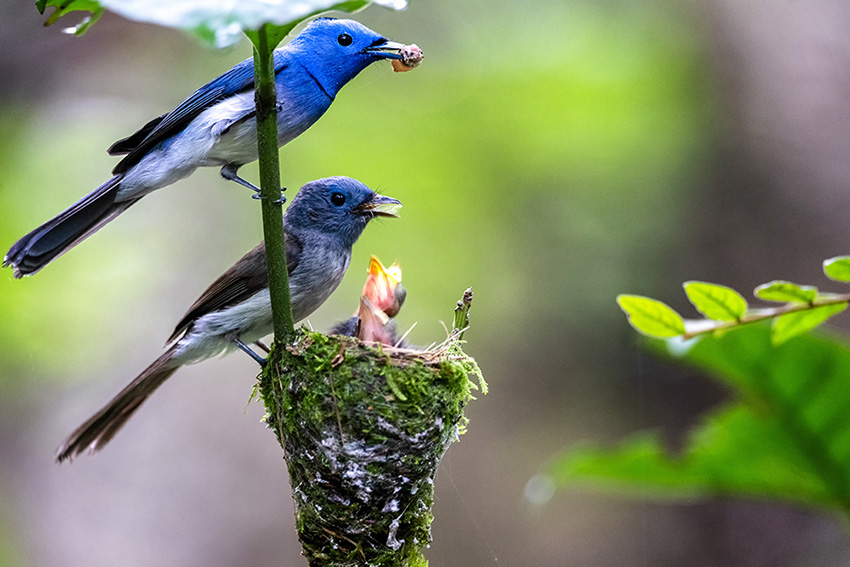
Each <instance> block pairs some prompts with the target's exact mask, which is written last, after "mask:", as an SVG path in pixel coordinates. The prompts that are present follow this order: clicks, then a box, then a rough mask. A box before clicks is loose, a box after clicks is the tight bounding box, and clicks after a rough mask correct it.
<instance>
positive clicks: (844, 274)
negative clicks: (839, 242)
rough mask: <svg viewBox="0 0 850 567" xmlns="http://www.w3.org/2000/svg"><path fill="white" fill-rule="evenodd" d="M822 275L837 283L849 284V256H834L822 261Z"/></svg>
mask: <svg viewBox="0 0 850 567" xmlns="http://www.w3.org/2000/svg"><path fill="white" fill-rule="evenodd" d="M823 273H825V274H826V276H827V277H828V278H830V279H833V280H835V281H839V282H850V256H836V257H835V258H830V259H828V260H824V261H823Z"/></svg>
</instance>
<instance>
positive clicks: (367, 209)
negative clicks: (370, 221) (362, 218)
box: [354, 193, 401, 218]
mask: <svg viewBox="0 0 850 567" xmlns="http://www.w3.org/2000/svg"><path fill="white" fill-rule="evenodd" d="M399 209H401V202H400V201H397V200H396V199H393V198H392V197H385V196H384V195H378V194H377V193H375V196H374V197H372V198H371V199H369V200H368V201H363V202H362V203H360V204H359V205H357V207H356V208H355V209H354V212H356V213H357V214H359V215H372V216H374V217H394V218H398V211H399Z"/></svg>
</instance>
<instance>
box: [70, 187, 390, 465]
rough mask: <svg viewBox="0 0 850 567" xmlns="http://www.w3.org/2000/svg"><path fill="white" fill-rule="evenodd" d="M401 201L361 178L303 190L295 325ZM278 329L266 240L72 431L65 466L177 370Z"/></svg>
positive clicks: (288, 230) (293, 267) (297, 220)
mask: <svg viewBox="0 0 850 567" xmlns="http://www.w3.org/2000/svg"><path fill="white" fill-rule="evenodd" d="M400 207H401V203H399V202H398V201H397V200H395V199H393V198H391V197H385V196H383V195H378V194H377V193H375V192H374V191H372V190H371V189H369V188H368V187H366V186H365V185H363V184H362V183H360V182H359V181H356V180H354V179H351V178H348V177H329V178H326V179H320V180H317V181H312V182H310V183H308V184H307V185H305V186H304V187H302V188H301V190H300V191H299V193H298V195H297V196H296V197H295V198H294V199H293V200H292V204H291V205H289V207H288V208H287V210H286V214H285V215H284V218H283V223H284V228H285V244H286V257H287V264H288V267H289V290H290V294H291V296H292V315H293V317H294V319H295V321H300V320H302V319H304V318H305V317H307V316H309V315H310V314H311V313H312V312H313V311H315V310H316V309H318V308H319V306H320V305H321V304H322V303H324V302H325V300H326V299H327V298H328V296H330V294H331V293H332V292H333V291H334V290H335V289H336V288H337V286H338V285H339V283H340V281H342V277H343V275H345V271H346V270H347V269H348V265H349V262H350V261H351V247H352V246H353V245H354V243H355V242H356V241H357V239H358V238H359V237H360V234H361V233H362V232H363V229H365V228H366V225H367V224H368V223H369V221H370V220H371V219H373V218H375V217H378V216H385V217H395V216H397V211H398V209H399V208H400ZM271 332H272V313H271V303H270V301H269V288H268V272H267V269H266V248H265V243H263V242H261V243H260V244H259V245H258V246H257V247H255V248H254V249H253V250H251V251H250V252H248V253H247V254H245V256H243V257H242V258H241V259H240V260H239V261H238V262H236V264H234V265H233V266H232V267H231V268H230V269H228V270H227V271H226V272H224V274H222V275H221V277H219V278H218V279H217V280H216V281H215V282H213V284H212V285H211V286H210V287H209V288H207V290H206V291H205V292H204V293H203V294H201V297H200V298H198V300H197V301H195V303H194V304H193V305H192V306H191V307H190V308H189V310H188V311H187V312H186V314H185V315H184V316H183V318H182V319H181V320H180V322H179V323H177V327H176V328H175V329H174V333H172V335H171V337H170V338H169V339H168V342H167V343H168V344H170V346H169V347H168V349H167V350H166V351H165V353H164V354H163V355H162V356H160V357H159V358H158V359H157V360H156V361H154V362H153V364H151V365H150V366H149V367H148V368H147V369H146V370H144V371H143V372H142V373H141V374H139V376H138V377H137V378H136V379H135V380H133V381H132V382H131V383H130V384H129V385H128V386H127V387H126V388H124V389H123V390H121V392H120V393H119V394H118V395H117V396H115V397H114V398H113V399H112V400H111V401H110V402H109V403H107V404H106V405H105V406H104V407H103V409H101V410H100V411H99V412H97V413H96V414H95V415H94V416H92V417H91V418H90V419H89V420H88V421H86V422H85V423H84V424H82V425H81V426H80V427H79V428H77V430H76V431H74V432H73V433H72V434H71V435H70V436H69V437H68V438H67V439H66V440H65V442H64V443H63V444H62V446H61V447H59V449H58V451H57V454H56V458H57V460H59V461H64V460H66V459H73V458H74V457H76V456H77V455H79V454H80V453H82V452H83V451H86V450H88V451H90V452H94V451H97V450H98V449H100V448H101V447H103V446H104V445H105V444H106V443H108V442H109V440H110V439H112V438H113V437H114V436H115V434H116V433H118V430H120V429H121V427H122V426H123V425H124V424H125V423H126V422H127V420H128V419H130V417H131V416H132V415H133V413H134V412H135V411H136V410H137V409H138V408H139V406H140V405H141V404H142V403H143V402H144V401H145V400H146V399H148V397H149V396H150V395H151V394H152V393H153V392H154V390H156V389H157V388H158V387H159V386H160V385H162V383H163V382H165V380H166V379H168V378H169V377H170V376H171V375H172V374H173V373H174V372H175V371H176V370H177V369H178V368H180V367H181V366H184V365H186V364H193V363H196V362H200V361H202V360H205V359H207V358H210V357H213V356H216V355H218V354H222V353H228V352H231V351H233V350H234V349H235V348H239V349H242V350H244V351H245V352H247V353H248V354H250V355H251V356H252V357H253V358H255V359H256V360H258V361H260V362H263V361H262V359H261V358H259V356H258V355H257V354H256V353H255V352H254V351H253V350H251V348H250V347H249V346H248V344H250V343H257V344H258V345H259V344H260V343H259V340H260V339H261V338H262V337H264V336H266V335H268V334H270V333H271Z"/></svg>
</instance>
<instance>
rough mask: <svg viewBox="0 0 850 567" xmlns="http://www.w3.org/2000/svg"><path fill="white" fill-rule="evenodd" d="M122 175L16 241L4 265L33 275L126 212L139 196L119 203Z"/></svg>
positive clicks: (16, 273) (19, 272) (19, 273)
mask: <svg viewBox="0 0 850 567" xmlns="http://www.w3.org/2000/svg"><path fill="white" fill-rule="evenodd" d="M122 177H123V176H121V175H116V176H115V177H113V178H112V179H110V180H109V181H107V182H106V183H104V184H103V185H101V186H100V187H98V188H97V189H95V190H94V191H92V192H91V193H89V194H88V195H86V196H85V197H83V198H82V199H80V200H79V201H77V202H76V203H74V204H73V205H71V206H70V207H68V208H67V209H65V210H64V211H62V212H61V213H59V214H58V215H57V216H55V217H54V218H52V219H50V220H49V221H47V222H46V223H44V224H43V225H41V226H40V227H38V228H36V229H35V230H33V231H31V232H30V233H29V234H27V235H26V236H24V237H23V238H21V239H20V240H18V241H17V242H15V244H13V245H12V247H11V248H10V249H9V251H8V252H7V253H6V257H5V258H4V259H3V267H6V266H12V268H13V269H14V270H15V274H14V275H15V277H16V278H21V277H23V276H29V275H32V274H34V273H36V272H37V271H39V270H40V269H42V268H43V267H44V266H46V265H47V264H49V263H50V262H52V261H53V260H55V259H56V258H58V257H59V256H61V255H62V254H64V253H65V252H67V251H68V250H70V249H71V248H73V247H74V246H76V245H77V244H79V243H80V242H82V241H83V240H85V239H86V238H88V237H89V236H91V235H92V234H94V233H95V232H96V231H97V230H98V229H100V227H102V226H103V225H105V224H106V223H108V222H109V221H111V220H112V219H114V218H115V217H117V216H118V215H120V214H121V213H123V212H124V211H126V210H127V209H128V208H129V207H130V205H132V204H133V203H135V202H136V201H137V200H138V199H130V200H127V201H121V202H117V203H116V202H115V197H116V195H117V193H118V186H119V184H120V182H121V178H122Z"/></svg>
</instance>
